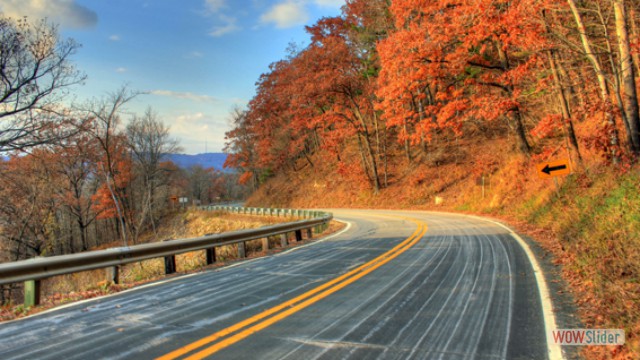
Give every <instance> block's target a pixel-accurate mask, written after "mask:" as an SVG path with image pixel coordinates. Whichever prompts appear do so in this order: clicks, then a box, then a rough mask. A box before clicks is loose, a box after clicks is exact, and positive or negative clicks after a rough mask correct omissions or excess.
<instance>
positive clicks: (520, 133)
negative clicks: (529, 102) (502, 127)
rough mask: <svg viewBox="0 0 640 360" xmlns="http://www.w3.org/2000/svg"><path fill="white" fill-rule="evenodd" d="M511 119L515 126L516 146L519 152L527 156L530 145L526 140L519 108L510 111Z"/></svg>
mask: <svg viewBox="0 0 640 360" xmlns="http://www.w3.org/2000/svg"><path fill="white" fill-rule="evenodd" d="M511 119H512V120H513V122H514V124H515V126H516V137H517V139H518V148H519V149H520V152H521V153H523V154H525V155H527V156H529V154H530V153H531V145H530V144H529V140H527V131H526V129H525V127H524V123H523V122H522V114H520V109H519V108H515V109H514V110H513V111H512V112H511Z"/></svg>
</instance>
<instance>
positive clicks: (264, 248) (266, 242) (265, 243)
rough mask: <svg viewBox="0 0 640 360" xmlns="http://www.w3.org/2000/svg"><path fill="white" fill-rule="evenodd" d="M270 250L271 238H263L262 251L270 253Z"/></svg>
mask: <svg viewBox="0 0 640 360" xmlns="http://www.w3.org/2000/svg"><path fill="white" fill-rule="evenodd" d="M268 250H269V238H268V237H266V238H262V251H268Z"/></svg>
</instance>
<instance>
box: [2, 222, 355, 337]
mask: <svg viewBox="0 0 640 360" xmlns="http://www.w3.org/2000/svg"><path fill="white" fill-rule="evenodd" d="M333 220H334V221H337V222H341V223H343V224H347V226H346V227H345V228H344V229H342V230H340V231H338V232H337V233H335V234H331V235H329V236H325V237H323V238H320V239H318V240H315V241H313V242H310V243H308V244H304V245H300V246H296V247H293V248H290V249H287V250H285V251H282V252H279V253H277V254H273V255H270V256H279V255H283V254H286V253H289V252H291V251H295V250H297V249H302V248H305V247H307V246H311V245H314V244H317V243H320V242H323V241H326V240H329V239H333V238H334V237H336V236H339V235H342V234H343V233H345V232H347V231H348V230H349V229H350V228H351V224H352V223H351V222H349V221H344V220H336V219H333ZM267 256H269V255H267ZM267 256H261V257H257V258H253V259H247V260H240V261H237V262H235V263H233V264H231V265H227V266H223V267H220V268H216V269H205V270H204V271H198V272H195V273H191V274H184V275H178V276H175V277H172V278H170V279H162V280H156V281H153V282H150V283H146V284H141V285H138V286H133V287H131V288H129V289H125V290H122V291H118V292H116V293H112V294H107V295H104V296H97V297H93V298H90V299H83V300H78V301H72V302H70V303H67V304H63V305H60V306H56V307H52V308H51V309H47V310H44V311H41V312H39V313H35V314H33V315H29V316H25V317H22V318H19V319H13V320H8V321H3V322H0V325H3V324H10V323H13V322H17V321H22V320H25V319H31V318H34V317H38V316H40V315H45V314H48V313H51V312H54V311H58V310H63V309H66V308H69V307H72V306H76V305H82V304H84V303H88V302H92V301H96V300H104V299H108V298H110V297H114V296H118V295H121V294H126V293H128V292H132V291H137V290H141V289H146V288H150V287H153V286H157V285H161V284H166V283H170V282H172V281H176V280H182V279H185V278H188V277H191V276H196V275H202V274H205V273H208V272H211V271H220V270H224V269H229V268H233V267H236V266H240V265H244V264H248V263H251V262H254V261H257V260H261V259H264V258H266V257H267Z"/></svg>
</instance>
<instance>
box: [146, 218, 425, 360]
mask: <svg viewBox="0 0 640 360" xmlns="http://www.w3.org/2000/svg"><path fill="white" fill-rule="evenodd" d="M407 220H410V221H412V222H414V223H416V225H417V226H418V227H417V229H416V231H414V232H413V234H411V236H409V237H408V238H407V239H405V240H403V241H402V242H401V243H399V244H398V245H396V246H394V247H393V248H392V249H390V250H388V251H387V252H385V253H383V254H382V255H380V256H378V257H376V258H375V259H373V260H370V261H368V262H366V263H364V264H362V265H360V266H358V267H357V268H355V269H353V270H350V271H349V272H347V273H345V274H343V275H341V276H338V277H337V278H335V279H333V280H330V281H328V282H326V283H324V284H322V285H320V286H318V287H316V288H314V289H311V290H309V291H307V292H305V293H304V294H301V295H298V296H296V297H295V298H293V299H291V300H288V301H286V302H284V303H282V304H280V305H277V306H274V307H272V308H270V309H268V310H265V311H263V312H261V313H259V314H256V315H254V316H252V317H250V318H248V319H246V320H243V321H241V322H239V323H237V324H235V325H232V326H229V327H227V328H225V329H222V330H220V331H218V332H216V333H213V334H211V335H209V336H207V337H204V338H202V339H200V340H197V341H195V342H193V343H191V344H188V345H186V346H184V347H181V348H179V349H176V350H174V351H172V352H170V353H168V354H166V355H163V356H160V357H158V358H157V359H156V360H173V359H177V358H179V357H182V356H184V355H187V354H191V355H189V356H187V357H186V358H185V359H186V360H196V359H203V358H205V357H207V356H210V355H212V354H214V353H216V352H218V351H220V350H222V349H224V348H226V347H227V346H229V345H232V344H235V343H236V342H238V341H240V340H242V339H244V338H246V337H248V336H250V335H251V334H254V333H256V332H258V331H260V330H262V329H264V328H266V327H268V326H270V325H273V324H275V323H277V322H278V321H280V320H282V319H284V318H286V317H288V316H290V315H292V314H294V313H296V312H298V311H300V310H302V309H304V308H306V307H307V306H309V305H311V304H314V303H316V302H317V301H319V300H321V299H324V298H325V297H327V296H329V295H331V294H333V293H334V292H336V291H338V290H340V289H342V288H344V287H346V286H348V285H349V284H352V283H354V282H355V281H357V280H358V279H360V278H362V277H363V276H365V275H367V274H369V273H371V272H372V271H374V270H375V269H377V268H379V267H380V266H382V265H384V264H386V263H388V262H389V261H391V260H393V259H394V258H396V257H397V256H399V255H400V254H402V253H403V252H405V251H407V250H408V249H409V248H411V247H412V246H413V245H415V244H416V243H417V242H418V241H420V239H421V238H422V236H423V235H424V234H425V233H426V232H427V225H426V224H425V223H423V222H420V221H416V220H413V219H407ZM196 351H197V352H196ZM194 352H195V353H194Z"/></svg>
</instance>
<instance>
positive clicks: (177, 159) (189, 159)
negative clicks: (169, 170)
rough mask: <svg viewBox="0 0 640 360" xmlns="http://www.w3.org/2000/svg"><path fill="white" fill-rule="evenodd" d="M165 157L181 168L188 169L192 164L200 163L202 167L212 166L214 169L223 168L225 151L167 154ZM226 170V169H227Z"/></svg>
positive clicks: (225, 156) (225, 157) (225, 158)
mask: <svg viewBox="0 0 640 360" xmlns="http://www.w3.org/2000/svg"><path fill="white" fill-rule="evenodd" d="M165 159H168V160H171V161H173V163H174V164H176V165H178V167H181V168H183V169H188V168H190V167H192V166H194V165H200V166H202V167H203V168H205V169H207V168H214V169H216V170H225V169H224V168H223V165H224V162H225V160H227V154H225V153H204V154H196V155H188V154H168V155H167V156H166V158H165ZM227 171H228V169H227Z"/></svg>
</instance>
